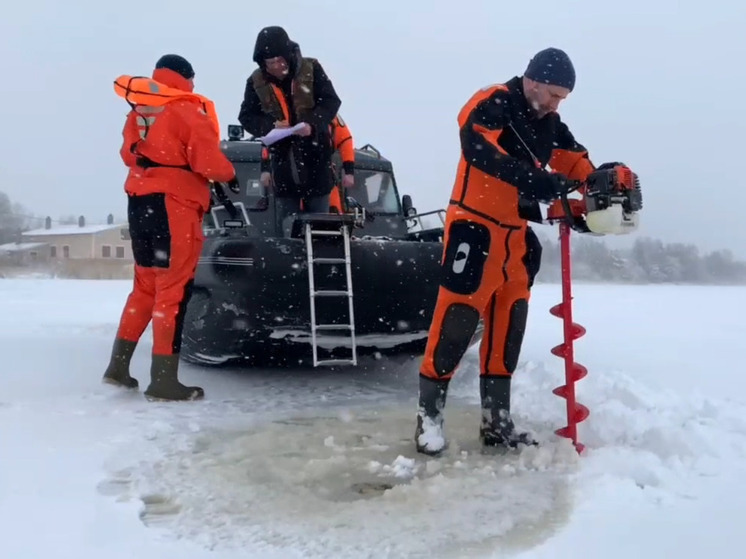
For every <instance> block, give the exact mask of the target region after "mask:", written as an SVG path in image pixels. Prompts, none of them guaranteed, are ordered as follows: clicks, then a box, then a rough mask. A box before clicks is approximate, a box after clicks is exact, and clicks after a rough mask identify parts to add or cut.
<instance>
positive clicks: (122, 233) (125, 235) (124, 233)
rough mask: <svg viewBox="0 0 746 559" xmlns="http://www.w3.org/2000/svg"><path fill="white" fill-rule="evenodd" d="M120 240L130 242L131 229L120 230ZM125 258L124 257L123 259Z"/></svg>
mask: <svg viewBox="0 0 746 559" xmlns="http://www.w3.org/2000/svg"><path fill="white" fill-rule="evenodd" d="M119 238H120V239H121V240H123V241H129V240H130V230H129V229H120V230H119ZM122 258H124V257H122Z"/></svg>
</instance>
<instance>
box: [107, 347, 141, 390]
mask: <svg viewBox="0 0 746 559" xmlns="http://www.w3.org/2000/svg"><path fill="white" fill-rule="evenodd" d="M136 346H137V342H130V341H128V340H123V339H121V338H116V339H115V340H114V347H113V348H112V349H111V359H110V360H109V366H108V367H107V368H106V372H105V373H104V378H103V379H102V380H103V382H105V383H107V384H113V385H115V386H122V387H124V388H129V389H133V390H134V389H137V388H138V386H139V383H138V382H137V379H136V378H132V377H131V376H130V361H131V360H132V355H133V354H134V353H135V347H136Z"/></svg>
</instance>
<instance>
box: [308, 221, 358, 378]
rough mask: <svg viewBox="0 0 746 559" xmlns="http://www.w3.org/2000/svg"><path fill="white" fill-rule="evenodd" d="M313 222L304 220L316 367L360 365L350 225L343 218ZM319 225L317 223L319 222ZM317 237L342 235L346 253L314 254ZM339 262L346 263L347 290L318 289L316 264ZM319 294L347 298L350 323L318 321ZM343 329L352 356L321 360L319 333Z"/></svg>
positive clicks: (320, 295) (314, 362)
mask: <svg viewBox="0 0 746 559" xmlns="http://www.w3.org/2000/svg"><path fill="white" fill-rule="evenodd" d="M314 225H315V224H314V223H313V222H307V223H305V237H306V254H307V258H308V288H309V296H310V304H311V344H312V347H313V366H314V367H318V366H322V365H357V344H356V341H355V311H354V305H353V292H352V264H351V259H350V225H348V224H347V223H344V222H342V221H340V222H338V223H335V224H333V226H334V227H336V226H338V228H328V227H329V226H330V225H332V224H330V223H325V224H324V225H326V226H327V228H321V227H318V226H317V227H314ZM316 225H318V224H316ZM314 237H342V246H343V247H344V256H339V257H325V258H319V257H316V256H314V251H313V248H314V246H313V245H314ZM317 264H319V265H335V264H336V265H339V264H344V270H345V276H346V277H345V282H346V289H344V290H318V289H316V282H315V279H314V266H315V265H317ZM319 297H324V298H326V297H347V308H348V317H349V322H347V323H346V324H345V323H339V324H317V322H316V300H317V298H319ZM333 331H341V332H348V333H349V338H348V339H349V345H350V350H351V355H350V357H349V358H348V359H319V355H318V348H319V346H318V341H319V340H318V337H319V336H318V333H319V332H333Z"/></svg>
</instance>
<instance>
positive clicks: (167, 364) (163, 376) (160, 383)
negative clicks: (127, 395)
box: [145, 354, 205, 402]
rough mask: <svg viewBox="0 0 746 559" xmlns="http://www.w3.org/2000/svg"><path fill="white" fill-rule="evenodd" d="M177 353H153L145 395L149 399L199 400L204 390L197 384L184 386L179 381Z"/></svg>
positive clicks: (172, 400)
mask: <svg viewBox="0 0 746 559" xmlns="http://www.w3.org/2000/svg"><path fill="white" fill-rule="evenodd" d="M178 373H179V355H178V354H174V355H153V361H152V364H151V366H150V386H148V389H147V390H146V391H145V397H146V398H147V399H148V400H150V401H169V402H183V401H187V400H200V399H202V398H204V397H205V391H204V390H202V388H200V387H199V386H184V385H183V384H181V383H180V382H179V378H178Z"/></svg>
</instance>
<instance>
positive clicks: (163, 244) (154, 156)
mask: <svg viewBox="0 0 746 559" xmlns="http://www.w3.org/2000/svg"><path fill="white" fill-rule="evenodd" d="M192 87H193V86H192V83H191V81H189V80H187V79H185V78H183V77H182V76H181V75H179V74H178V73H176V72H173V71H172V70H169V69H165V68H160V69H157V70H155V71H154V72H153V77H152V78H144V77H131V76H126V75H123V76H120V77H119V78H117V80H116V81H115V82H114V90H115V91H116V93H117V94H118V95H120V96H121V97H123V98H124V99H125V100H127V102H128V103H130V106H131V107H132V111H130V113H129V114H128V115H127V119H126V122H125V124H124V129H123V131H122V136H123V142H122V147H121V149H120V155H121V157H122V160H123V161H124V163H125V165H126V166H127V167H129V173H128V175H127V179H126V181H125V185H124V190H125V192H126V193H127V198H128V208H127V214H128V220H129V231H130V237H131V240H132V251H133V254H134V258H135V278H134V286H133V290H132V292H131V293H130V295H129V297H128V298H127V302H126V305H125V308H124V310H123V312H122V316H121V320H120V324H119V330H118V333H117V337H119V338H122V339H124V340H128V341H133V342H136V341H138V340H139V339H140V337H141V336H142V333H143V332H144V330H145V328H146V327H147V325H148V324H149V323H150V321H151V320H152V321H153V353H154V354H158V355H170V354H176V353H179V350H180V347H181V329H182V324H183V319H184V312H185V309H186V304H187V302H188V301H189V298H190V296H191V286H192V283H193V278H194V273H195V270H196V266H197V262H198V260H199V255H200V252H201V249H202V243H203V235H202V217H203V215H204V213H205V212H206V211H207V209H208V208H209V204H210V191H209V181H216V182H227V181H230V180H232V179H233V178H234V177H235V170H234V168H233V165H232V164H231V162H230V161H229V160H228V159H227V158H226V157H225V155H224V154H223V153H222V151H221V150H220V135H219V131H220V128H219V124H218V119H217V115H216V113H215V108H214V105H213V103H212V102H211V101H210V100H209V99H207V98H205V97H203V96H201V95H198V94H195V93H193V92H192Z"/></svg>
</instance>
